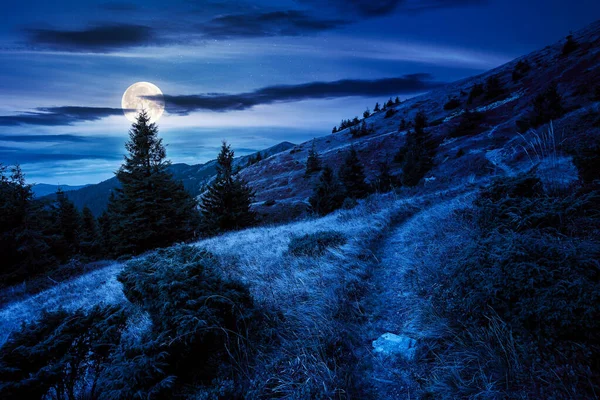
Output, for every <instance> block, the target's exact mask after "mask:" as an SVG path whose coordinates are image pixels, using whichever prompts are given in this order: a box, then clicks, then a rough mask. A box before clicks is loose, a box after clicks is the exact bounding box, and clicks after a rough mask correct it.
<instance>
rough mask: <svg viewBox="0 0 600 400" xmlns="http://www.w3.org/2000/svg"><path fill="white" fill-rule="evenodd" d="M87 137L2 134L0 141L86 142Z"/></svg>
mask: <svg viewBox="0 0 600 400" xmlns="http://www.w3.org/2000/svg"><path fill="white" fill-rule="evenodd" d="M86 140H87V139H86V138H85V137H83V136H77V135H0V142H17V143H29V142H33V143H42V142H48V143H53V142H85V141H86Z"/></svg>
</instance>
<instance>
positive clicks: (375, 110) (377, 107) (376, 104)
mask: <svg viewBox="0 0 600 400" xmlns="http://www.w3.org/2000/svg"><path fill="white" fill-rule="evenodd" d="M379 111H381V107H380V106H379V103H375V108H373V112H379Z"/></svg>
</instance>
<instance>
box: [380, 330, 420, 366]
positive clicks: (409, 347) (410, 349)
mask: <svg viewBox="0 0 600 400" xmlns="http://www.w3.org/2000/svg"><path fill="white" fill-rule="evenodd" d="M416 345H417V341H416V340H414V339H411V338H409V337H408V336H404V335H394V334H393V333H389V332H388V333H384V334H383V335H381V336H380V337H379V338H378V339H377V340H374V341H373V348H374V349H375V353H380V354H383V355H398V356H401V357H403V358H405V359H407V360H412V359H413V358H414V356H415V350H416Z"/></svg>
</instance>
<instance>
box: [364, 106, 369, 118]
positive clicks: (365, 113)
mask: <svg viewBox="0 0 600 400" xmlns="http://www.w3.org/2000/svg"><path fill="white" fill-rule="evenodd" d="M370 116H371V110H369V107H367V109H366V110H365V112H363V118H369V117H370Z"/></svg>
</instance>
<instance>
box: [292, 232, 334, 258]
mask: <svg viewBox="0 0 600 400" xmlns="http://www.w3.org/2000/svg"><path fill="white" fill-rule="evenodd" d="M345 243H346V237H345V236H344V235H342V234H341V233H339V232H335V231H321V232H316V233H309V234H306V235H303V236H296V237H293V238H292V240H290V244H289V246H288V252H289V253H290V254H292V255H294V256H311V257H316V256H322V255H323V254H325V250H327V249H328V248H331V247H339V246H342V245H344V244H345Z"/></svg>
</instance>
